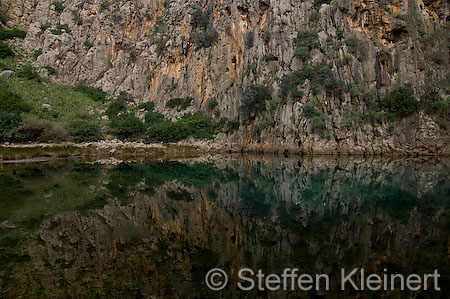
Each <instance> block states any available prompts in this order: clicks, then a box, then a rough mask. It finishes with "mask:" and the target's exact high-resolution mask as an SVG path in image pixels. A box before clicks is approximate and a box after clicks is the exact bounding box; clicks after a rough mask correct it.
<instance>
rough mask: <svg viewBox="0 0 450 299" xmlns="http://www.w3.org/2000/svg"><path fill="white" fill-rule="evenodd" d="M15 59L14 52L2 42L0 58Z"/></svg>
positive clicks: (0, 42) (0, 43)
mask: <svg viewBox="0 0 450 299" xmlns="http://www.w3.org/2000/svg"><path fill="white" fill-rule="evenodd" d="M6 57H14V52H13V51H12V50H11V48H10V47H9V46H8V44H7V43H5V42H2V41H1V40H0V58H6Z"/></svg>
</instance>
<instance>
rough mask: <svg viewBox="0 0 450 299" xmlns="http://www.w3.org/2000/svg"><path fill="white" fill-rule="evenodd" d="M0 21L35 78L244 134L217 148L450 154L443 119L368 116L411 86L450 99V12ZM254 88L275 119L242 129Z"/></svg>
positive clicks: (20, 14) (377, 5)
mask: <svg viewBox="0 0 450 299" xmlns="http://www.w3.org/2000/svg"><path fill="white" fill-rule="evenodd" d="M1 9H2V10H3V11H4V12H6V14H7V16H8V17H9V21H10V22H11V23H14V24H16V25H19V26H21V27H22V28H24V29H25V28H27V30H28V34H27V37H26V39H25V40H24V48H25V49H26V50H27V51H28V52H30V53H31V52H33V51H34V50H36V49H39V48H42V50H43V53H42V55H40V56H39V57H38V58H37V60H36V61H35V62H34V64H36V65H38V66H50V67H52V68H54V69H55V70H56V74H55V75H51V79H52V80H55V81H57V82H61V83H64V84H75V83H76V82H78V81H80V80H84V81H86V82H87V83H89V84H91V85H95V86H98V87H101V88H102V89H103V90H104V91H107V92H110V93H115V94H117V93H119V92H120V91H127V92H129V93H131V94H133V95H134V96H135V97H136V98H137V99H139V100H140V101H143V102H144V101H153V102H154V103H155V104H156V107H157V110H159V111H161V112H162V113H164V114H165V115H166V116H170V117H177V116H180V115H181V114H182V113H184V112H189V111H196V110H200V109H201V110H204V111H206V112H207V113H209V114H210V115H212V116H213V117H214V118H216V119H220V118H222V117H226V118H228V119H232V120H237V121H240V123H241V126H240V128H239V130H237V131H235V132H234V133H232V134H228V135H227V134H225V133H221V134H219V135H218V137H217V139H216V141H217V143H218V144H223V145H225V146H228V147H232V148H235V149H241V148H242V149H245V150H258V151H259V150H266V151H278V152H280V151H281V152H283V151H288V152H306V153H308V152H316V153H317V152H339V153H390V152H396V153H409V154H415V153H417V154H449V153H450V145H449V144H450V142H449V141H450V137H449V134H448V132H447V129H446V126H447V123H446V120H445V119H448V112H446V111H444V112H443V113H444V114H445V115H444V117H442V115H441V116H440V117H438V116H436V115H433V114H430V113H426V111H425V110H426V109H420V110H418V111H417V113H415V114H414V115H410V116H407V117H402V118H400V119H384V118H383V119H377V118H376V113H374V112H373V111H372V103H373V102H376V100H374V99H376V98H379V97H383V96H385V95H387V94H388V93H389V92H391V91H392V90H393V89H394V86H396V85H400V86H403V85H405V84H406V83H411V84H412V87H413V89H414V92H415V96H416V98H417V99H419V101H420V102H421V105H422V106H423V105H425V104H426V103H425V102H426V101H427V99H430V98H434V99H436V98H440V99H446V98H448V96H449V91H450V82H449V77H450V75H449V45H450V43H449V40H450V38H449V21H450V14H449V2H448V1H445V0H438V1H429V0H428V1H420V0H403V1H399V0H386V1H365V0H356V1H350V0H333V1H317V0H316V1H313V0H307V1H286V0H281V1H270V0H238V1H228V0H221V1H192V0H189V1H180V0H165V1H162V0H141V1H137V0H133V1H125V0H119V1H110V2H106V1H98V0H67V1H51V0H39V1H31V0H23V1H17V0H8V1H2V2H1ZM309 33H311V35H308V34H309ZM309 39H311V43H309V44H305V41H308V40H309ZM307 66H312V67H314V66H321V67H322V68H319V67H318V68H317V70H316V71H317V73H318V74H319V76H322V77H319V79H320V80H319V79H318V80H316V81H317V82H314V79H311V78H307V79H306V80H302V81H301V82H300V84H297V83H298V82H297V83H296V84H295V85H296V86H293V87H294V88H293V90H294V91H295V92H291V91H290V90H288V91H286V90H283V88H286V86H284V85H283V82H284V81H287V79H288V78H287V77H286V76H288V75H289V74H292V72H293V71H299V70H304V69H305V67H307ZM324 67H325V68H324ZM321 72H322V73H321ZM283 78H284V79H283ZM252 84H260V85H264V86H266V87H269V88H270V90H271V92H272V98H273V103H274V105H273V106H272V108H270V109H267V110H266V111H263V112H262V113H261V114H259V115H257V116H256V117H255V118H254V119H251V120H250V121H247V122H244V121H243V115H242V111H240V107H241V105H242V101H241V97H242V93H243V91H244V90H245V89H246V88H248V87H249V86H251V85H252ZM286 93H287V95H285V96H283V94H286ZM187 96H191V97H193V98H194V104H193V105H192V106H191V107H189V108H188V109H187V110H186V111H174V110H171V109H168V108H167V107H166V105H165V103H166V102H167V101H168V100H169V99H171V98H175V97H187ZM211 98H215V100H216V101H217V105H216V107H214V109H213V110H214V111H211V110H212V109H210V107H209V106H208V104H207V103H208V100H209V99H211ZM309 102H313V103H314V105H315V108H316V109H317V111H318V112H317V113H318V114H317V117H316V121H317V122H318V123H316V124H315V123H314V122H313V120H312V118H311V117H306V116H305V115H306V113H305V110H306V109H305V105H306V104H307V103H309ZM447 105H448V100H447ZM268 106H269V105H268ZM447 111H448V110H447ZM374 115H375V116H374ZM374 118H375V119H376V120H373V119H374ZM317 127H319V130H317Z"/></svg>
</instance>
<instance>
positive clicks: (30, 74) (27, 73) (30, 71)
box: [16, 64, 42, 82]
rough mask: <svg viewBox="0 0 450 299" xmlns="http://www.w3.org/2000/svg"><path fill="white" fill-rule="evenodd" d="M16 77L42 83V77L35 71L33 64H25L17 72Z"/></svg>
mask: <svg viewBox="0 0 450 299" xmlns="http://www.w3.org/2000/svg"><path fill="white" fill-rule="evenodd" d="M16 76H17V77H19V78H23V79H26V80H35V81H37V82H41V80H42V79H41V76H39V74H38V73H37V72H36V71H35V70H34V68H33V67H32V66H31V64H25V65H24V66H22V68H21V69H20V70H19V71H17V73H16Z"/></svg>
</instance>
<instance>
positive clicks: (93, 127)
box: [69, 118, 102, 142]
mask: <svg viewBox="0 0 450 299" xmlns="http://www.w3.org/2000/svg"><path fill="white" fill-rule="evenodd" d="M69 133H70V136H71V137H72V140H73V141H74V142H92V141H98V140H100V139H102V136H101V134H100V125H99V122H98V121H96V120H90V119H82V118H80V119H76V120H74V121H72V122H70V123H69Z"/></svg>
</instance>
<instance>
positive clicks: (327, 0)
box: [314, 0, 331, 6]
mask: <svg viewBox="0 0 450 299" xmlns="http://www.w3.org/2000/svg"><path fill="white" fill-rule="evenodd" d="M330 2H331V0H314V5H315V6H321V5H322V4H330Z"/></svg>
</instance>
